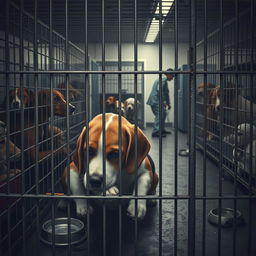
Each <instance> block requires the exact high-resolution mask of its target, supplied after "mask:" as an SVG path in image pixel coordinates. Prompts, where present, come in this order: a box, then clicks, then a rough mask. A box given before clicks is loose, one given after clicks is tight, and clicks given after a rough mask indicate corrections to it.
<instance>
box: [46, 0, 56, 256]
mask: <svg viewBox="0 0 256 256" xmlns="http://www.w3.org/2000/svg"><path fill="white" fill-rule="evenodd" d="M49 12H50V13H49V15H50V17H49V23H50V26H49V28H50V30H49V69H50V70H53V28H52V26H53V16H52V0H49ZM50 95H51V98H50V100H51V117H50V126H51V127H53V126H54V113H53V108H54V101H53V74H50ZM47 121H48V120H47ZM48 125H49V124H48V123H47V124H46V125H45V126H44V128H43V129H47V128H48ZM47 131H48V129H47ZM47 133H48V132H47ZM48 136H49V134H48ZM50 136H51V141H50V142H51V192H52V193H54V190H55V189H54V171H55V170H54V155H53V152H54V145H53V136H54V134H53V129H51V134H50ZM47 162H48V160H47ZM50 200H51V216H52V247H51V249H52V255H55V209H54V203H55V201H54V198H50Z"/></svg>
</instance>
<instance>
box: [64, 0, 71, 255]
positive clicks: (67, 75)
mask: <svg viewBox="0 0 256 256" xmlns="http://www.w3.org/2000/svg"><path fill="white" fill-rule="evenodd" d="M69 61H70V59H69V34H68V0H65V69H66V70H69ZM65 84H66V92H67V94H66V95H67V98H66V101H67V119H66V122H67V123H66V125H67V171H68V176H67V180H68V195H70V194H71V191H70V166H69V164H70V158H69V154H70V152H69V140H70V138H69V130H70V126H69V90H68V84H69V74H67V73H66V75H65ZM70 216H71V211H70V200H68V251H67V252H68V255H71V220H70Z"/></svg>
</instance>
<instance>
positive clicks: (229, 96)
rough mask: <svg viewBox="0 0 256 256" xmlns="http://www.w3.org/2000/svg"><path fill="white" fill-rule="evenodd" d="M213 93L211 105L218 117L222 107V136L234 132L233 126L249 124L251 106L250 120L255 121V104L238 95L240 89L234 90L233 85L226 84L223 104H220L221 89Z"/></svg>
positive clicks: (217, 88) (218, 88)
mask: <svg viewBox="0 0 256 256" xmlns="http://www.w3.org/2000/svg"><path fill="white" fill-rule="evenodd" d="M215 90H216V91H215V93H214V95H213V96H212V104H213V106H214V110H215V111H216V112H217V113H218V116H219V115H220V109H221V104H222V105H223V115H224V117H223V120H224V126H223V135H224V136H227V135H230V134H231V133H233V132H234V128H232V126H234V124H235V123H236V124H237V125H239V124H242V123H250V120H251V106H252V120H253V121H254V122H255V120H256V104H255V103H252V102H251V101H250V100H247V99H246V98H244V97H243V96H241V95H240V93H241V88H237V89H236V85H235V84H234V83H231V82H228V83H227V84H226V85H225V86H224V88H223V89H222V92H223V103H221V88H220V86H218V87H216V89H215Z"/></svg>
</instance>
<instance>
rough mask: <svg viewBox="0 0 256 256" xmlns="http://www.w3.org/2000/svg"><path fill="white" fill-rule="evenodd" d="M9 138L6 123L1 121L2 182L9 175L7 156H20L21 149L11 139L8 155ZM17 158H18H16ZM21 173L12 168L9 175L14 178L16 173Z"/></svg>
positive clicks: (0, 158) (0, 175)
mask: <svg viewBox="0 0 256 256" xmlns="http://www.w3.org/2000/svg"><path fill="white" fill-rule="evenodd" d="M7 143H8V142H7V140H6V125H5V123H4V122H2V121H0V182H4V181H6V179H7V177H8V174H7V173H8V169H7V166H6V160H7V157H10V158H11V157H13V156H15V157H19V155H20V153H21V151H20V149H19V148H18V147H16V146H15V145H14V144H13V143H12V142H11V141H9V155H8V156H7ZM15 159H17V158H15ZM18 173H20V170H18V169H10V170H9V177H10V178H12V177H13V176H15V175H16V174H18Z"/></svg>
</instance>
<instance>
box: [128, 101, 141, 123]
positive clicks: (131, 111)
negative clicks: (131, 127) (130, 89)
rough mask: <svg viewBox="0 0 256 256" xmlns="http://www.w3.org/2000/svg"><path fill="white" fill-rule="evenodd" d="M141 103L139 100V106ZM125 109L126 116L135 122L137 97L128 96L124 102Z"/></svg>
mask: <svg viewBox="0 0 256 256" xmlns="http://www.w3.org/2000/svg"><path fill="white" fill-rule="evenodd" d="M139 105H140V102H139V101H138V100H137V107H138V106H139ZM124 109H125V117H126V118H127V120H129V121H130V122H134V120H135V115H136V113H135V99H134V98H128V99H126V100H125V102H124Z"/></svg>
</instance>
